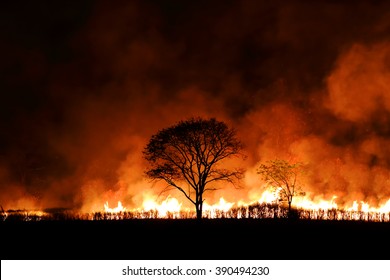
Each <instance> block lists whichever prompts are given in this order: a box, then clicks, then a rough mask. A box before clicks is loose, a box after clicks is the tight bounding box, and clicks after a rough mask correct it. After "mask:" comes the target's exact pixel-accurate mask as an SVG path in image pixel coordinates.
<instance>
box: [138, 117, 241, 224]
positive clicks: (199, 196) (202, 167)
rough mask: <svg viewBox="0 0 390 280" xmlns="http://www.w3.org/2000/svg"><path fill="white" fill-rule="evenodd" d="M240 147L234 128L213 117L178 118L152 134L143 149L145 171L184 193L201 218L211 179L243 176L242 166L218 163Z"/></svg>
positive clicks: (228, 179) (230, 178) (233, 153)
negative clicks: (228, 167) (225, 166)
mask: <svg viewBox="0 0 390 280" xmlns="http://www.w3.org/2000/svg"><path fill="white" fill-rule="evenodd" d="M242 148H243V147H242V144H241V142H240V141H239V140H238V139H237V138H236V133H235V131H234V130H233V129H230V128H228V126H227V125H226V124H225V123H223V122H220V121H217V120H216V119H214V118H211V119H207V120H205V119H202V118H191V119H188V120H186V121H180V122H179V123H177V124H176V125H173V126H171V127H168V128H165V129H162V130H160V131H158V132H157V133H156V134H155V135H153V136H152V137H151V139H150V141H149V143H148V144H147V146H146V147H145V149H144V151H143V154H144V158H145V159H146V160H147V161H148V162H149V165H150V167H149V169H147V171H146V175H147V176H148V177H149V178H151V179H154V180H163V181H165V182H166V183H167V188H169V187H173V188H176V189H177V190H179V191H180V192H181V193H183V194H184V196H185V197H186V198H187V199H188V200H189V201H191V202H192V203H193V204H194V205H195V208H196V217H197V218H198V219H201V218H202V209H203V201H204V199H203V195H204V193H205V192H206V191H211V190H216V188H215V187H213V186H212V185H213V184H212V183H213V182H216V181H223V180H224V181H228V182H230V183H233V181H234V180H233V179H234V178H236V179H239V178H241V177H242V174H243V171H242V170H240V169H236V170H228V169H224V168H222V167H221V166H220V163H221V162H222V161H224V160H225V159H227V158H229V157H232V156H239V155H241V156H242V154H241V151H242Z"/></svg>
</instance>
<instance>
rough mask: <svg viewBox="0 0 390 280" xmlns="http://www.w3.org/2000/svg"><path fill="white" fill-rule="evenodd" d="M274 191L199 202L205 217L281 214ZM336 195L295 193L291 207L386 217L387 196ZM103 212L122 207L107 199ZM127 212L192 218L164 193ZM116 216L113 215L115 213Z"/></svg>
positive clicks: (334, 215) (329, 215) (324, 214)
mask: <svg viewBox="0 0 390 280" xmlns="http://www.w3.org/2000/svg"><path fill="white" fill-rule="evenodd" d="M278 197H279V196H278V193H277V191H276V192H272V191H271V190H266V191H265V192H263V194H262V195H261V197H260V198H259V199H258V200H255V201H250V202H246V203H244V202H242V201H240V202H239V203H235V202H228V201H226V200H225V199H224V198H223V197H221V198H220V199H219V200H218V202H217V203H214V204H208V203H206V202H204V203H203V216H204V217H205V218H221V217H225V218H262V217H263V218H264V217H266V218H267V217H283V215H285V214H286V210H285V209H284V210H283V208H281V207H280V205H279V201H278ZM336 199H337V196H333V197H332V198H331V199H330V200H325V199H320V200H318V201H316V202H315V201H313V200H311V199H310V198H309V197H306V196H305V197H295V198H294V201H293V207H294V208H296V209H298V210H299V211H301V215H302V217H303V218H310V219H335V220H342V219H354V220H358V219H360V220H381V221H383V220H386V221H390V199H389V200H388V201H387V202H386V203H385V204H383V205H382V206H381V207H378V208H375V207H372V206H370V205H369V204H368V203H367V202H364V201H360V202H358V201H354V202H353V203H352V205H351V206H350V207H344V208H340V207H339V206H338V204H337V203H336ZM104 209H105V213H107V214H118V213H124V212H126V211H128V210H126V208H125V207H123V205H122V203H121V202H120V201H118V206H117V207H115V208H110V207H109V206H108V202H106V203H105V204H104ZM130 212H134V213H138V214H137V215H133V216H132V217H136V218H194V217H195V213H194V211H193V209H191V208H188V207H183V204H182V203H180V202H179V200H178V199H176V198H174V197H170V196H168V197H167V198H166V199H165V200H163V201H162V202H160V203H158V202H157V201H156V200H155V199H152V198H146V199H145V200H144V202H143V204H142V208H137V209H133V210H132V211H130ZM115 217H116V218H118V217H117V216H115Z"/></svg>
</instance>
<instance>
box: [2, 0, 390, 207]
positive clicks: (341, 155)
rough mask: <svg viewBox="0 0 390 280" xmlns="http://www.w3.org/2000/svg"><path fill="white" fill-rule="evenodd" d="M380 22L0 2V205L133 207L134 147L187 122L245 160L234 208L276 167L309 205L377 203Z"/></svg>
mask: <svg viewBox="0 0 390 280" xmlns="http://www.w3.org/2000/svg"><path fill="white" fill-rule="evenodd" d="M389 19H390V2H389V1H360V0H358V1H253V0H244V1H232V0H227V1H219V0H217V1H203V0H201V1H178V0H177V1H173V0H165V1H157V0H154V1H152V0H144V1H110V2H109V1H38V2H37V1H3V2H2V3H1V4H0V55H1V60H0V61H1V63H0V94H1V102H0V188H1V189H0V205H2V206H3V207H4V208H45V207H70V208H79V209H84V210H91V209H94V207H95V209H96V207H100V206H101V205H102V204H101V202H104V201H106V200H110V201H116V200H122V201H123V203H124V204H126V205H129V206H135V207H138V206H139V205H140V204H142V200H143V199H144V198H145V193H147V194H153V193H156V190H153V188H150V187H149V186H148V185H147V184H145V182H144V180H143V178H142V176H143V174H142V173H143V170H144V162H143V161H142V155H141V150H142V149H143V147H144V145H145V144H146V142H147V140H148V139H149V137H150V136H151V135H152V134H153V133H155V132H157V130H159V129H161V128H164V127H166V126H168V125H172V124H174V123H176V122H177V121H179V120H182V119H185V118H187V117H190V116H198V115H199V116H202V117H216V118H218V119H220V120H223V121H226V122H227V123H228V124H229V125H231V126H232V127H235V128H236V129H237V130H238V133H239V136H240V137H241V139H242V141H243V142H244V143H245V144H246V147H247V150H246V152H247V154H248V159H247V161H246V162H245V163H244V165H245V168H247V170H248V171H247V174H246V179H245V180H244V185H245V190H241V191H240V194H239V196H240V197H242V199H249V200H250V199H255V198H256V197H258V196H259V194H261V191H260V190H259V189H260V185H261V182H260V178H259V177H258V175H257V174H256V172H255V170H256V168H257V166H258V163H259V162H260V161H263V160H266V159H272V158H276V157H279V158H286V159H289V160H296V161H303V162H305V163H307V164H309V166H310V172H309V176H308V177H307V178H306V179H305V186H306V188H307V189H308V190H309V191H310V192H309V193H311V198H312V199H313V200H315V199H319V198H324V199H329V197H332V196H333V195H334V194H336V195H338V197H339V200H338V202H339V203H340V204H343V203H349V202H351V201H353V200H364V201H368V202H370V203H372V204H373V205H377V204H380V203H383V202H384V201H387V199H389V198H390V173H389V172H390V148H389V147H390V125H389V121H390V114H389V112H390V83H389V81H390V20H389ZM221 195H223V196H224V197H226V198H227V199H228V200H229V199H230V198H231V199H233V198H235V197H237V193H236V192H235V191H225V193H216V194H215V197H219V196H221ZM229 196H230V197H229ZM212 199H213V198H210V200H211V201H212ZM96 205H98V206H96Z"/></svg>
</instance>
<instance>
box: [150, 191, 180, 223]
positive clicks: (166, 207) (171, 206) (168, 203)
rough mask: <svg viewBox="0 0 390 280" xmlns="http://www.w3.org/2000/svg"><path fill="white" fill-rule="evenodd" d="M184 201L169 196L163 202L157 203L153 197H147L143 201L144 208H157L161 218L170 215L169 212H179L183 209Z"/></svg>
mask: <svg viewBox="0 0 390 280" xmlns="http://www.w3.org/2000/svg"><path fill="white" fill-rule="evenodd" d="M181 206H182V203H179V201H178V200H177V199H176V198H174V197H170V196H168V197H167V198H166V199H165V200H164V201H163V202H162V203H161V204H158V203H156V201H155V200H153V199H147V200H145V201H144V203H143V210H145V211H151V210H155V211H157V213H158V217H159V218H166V217H168V215H169V213H179V212H180V211H181Z"/></svg>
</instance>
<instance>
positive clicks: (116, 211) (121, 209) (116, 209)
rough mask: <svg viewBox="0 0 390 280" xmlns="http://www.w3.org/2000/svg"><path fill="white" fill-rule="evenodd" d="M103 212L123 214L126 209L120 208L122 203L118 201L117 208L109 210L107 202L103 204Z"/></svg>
mask: <svg viewBox="0 0 390 280" xmlns="http://www.w3.org/2000/svg"><path fill="white" fill-rule="evenodd" d="M104 211H105V212H107V213H111V214H114V213H120V212H125V211H126V208H125V207H123V206H122V202H120V201H118V206H117V207H115V208H110V207H109V206H108V201H106V203H104Z"/></svg>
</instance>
